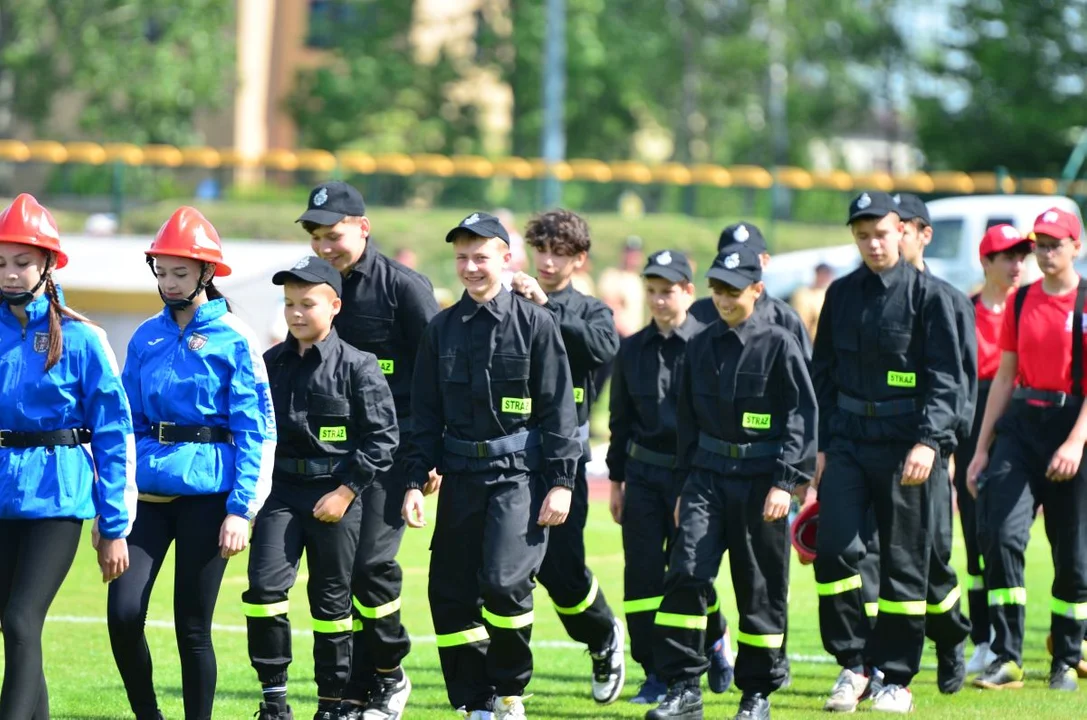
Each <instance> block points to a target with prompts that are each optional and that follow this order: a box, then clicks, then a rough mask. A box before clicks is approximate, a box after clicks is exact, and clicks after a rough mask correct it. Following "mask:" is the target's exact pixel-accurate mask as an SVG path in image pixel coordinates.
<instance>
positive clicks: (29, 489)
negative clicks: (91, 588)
mask: <svg viewBox="0 0 1087 720" xmlns="http://www.w3.org/2000/svg"><path fill="white" fill-rule="evenodd" d="M59 292H60V291H59V290H58V294H59ZM61 302H62V303H63V302H64V300H63V296H61ZM26 313H27V325H26V328H23V327H22V326H21V325H20V324H19V320H18V319H17V318H16V317H15V316H14V315H13V314H12V312H11V308H10V307H9V306H8V305H7V304H6V303H4V304H2V305H0V393H3V401H2V402H0V429H2V430H6V431H13V432H48V431H55V430H67V429H76V428H86V429H88V430H90V431H91V433H92V438H91V442H90V450H91V451H90V452H87V448H86V447H85V446H82V445H74V446H64V445H58V446H56V447H31V448H10V447H3V446H2V443H0V518H3V519H38V518H80V519H83V520H89V519H90V518H93V517H95V516H96V515H97V516H98V517H99V519H98V530H99V532H100V533H101V534H102V537H105V538H110V539H115V538H121V537H125V536H126V535H127V534H128V531H129V529H130V528H131V527H132V521H133V520H134V519H135V516H136V485H135V482H134V478H133V471H134V468H135V450H134V446H133V438H132V415H131V413H130V412H129V408H128V400H127V399H126V398H125V392H124V388H123V387H122V386H121V378H120V377H119V375H118V369H117V359H116V357H115V356H114V354H113V350H112V349H111V348H110V346H109V343H108V341H107V340H106V334H105V332H104V331H102V329H101V328H99V327H96V326H95V325H91V324H88V323H84V322H81V321H79V320H75V319H72V318H68V317H65V318H64V319H63V321H62V323H63V324H62V325H61V331H62V338H63V351H62V353H61V357H60V362H58V363H57V364H56V365H54V366H53V367H52V368H51V369H50V370H49V372H48V373H47V372H45V359H46V353H47V350H48V347H49V298H48V297H46V296H44V295H43V296H41V297H38V298H36V299H35V300H32V301H31V302H30V303H28V304H27V305H26ZM96 474H97V480H96V479H95V476H96Z"/></svg>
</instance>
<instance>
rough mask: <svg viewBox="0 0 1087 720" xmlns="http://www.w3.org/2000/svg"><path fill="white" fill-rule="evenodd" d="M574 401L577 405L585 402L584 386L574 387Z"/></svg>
mask: <svg viewBox="0 0 1087 720" xmlns="http://www.w3.org/2000/svg"><path fill="white" fill-rule="evenodd" d="M574 402H576V403H578V404H579V405H580V404H581V403H583V402H585V388H579V387H576V388H574Z"/></svg>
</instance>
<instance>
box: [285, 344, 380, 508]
mask: <svg viewBox="0 0 1087 720" xmlns="http://www.w3.org/2000/svg"><path fill="white" fill-rule="evenodd" d="M264 362H265V364H266V365H267V366H268V380H269V382H270V384H271V386H272V404H273V405H274V406H275V412H276V424H277V426H278V428H279V441H278V443H277V444H276V459H277V460H280V461H282V460H285V459H291V460H306V459H314V460H321V459H332V460H336V461H338V464H337V467H336V469H335V471H334V472H333V473H332V477H334V478H335V479H336V480H338V481H339V482H340V484H342V485H346V486H347V487H349V488H351V489H352V490H354V491H355V494H356V495H357V494H359V493H360V492H361V491H362V490H363V489H364V488H365V487H367V486H368V485H369V484H370V483H371V482H373V479H374V477H375V476H376V475H377V474H379V473H385V472H388V471H389V469H390V468H392V463H393V453H394V452H396V448H397V445H398V443H399V440H400V434H399V431H398V429H397V425H396V408H395V406H394V405H393V398H392V394H391V393H390V392H389V385H388V383H387V382H385V377H384V376H383V375H382V373H381V369H380V367H378V362H377V359H376V358H375V357H374V356H373V355H371V354H370V353H367V352H362V351H360V350H356V349H355V348H353V347H351V346H350V345H348V344H347V343H346V342H344V341H343V340H341V339H340V337H339V335H338V334H337V332H336V330H335V328H333V329H332V331H331V332H330V333H329V335H328V337H326V338H325V339H324V340H322V341H321V342H319V343H317V344H316V345H314V346H313V347H311V348H310V349H309V350H307V351H306V354H305V355H299V354H298V341H297V340H295V339H294V337H292V336H288V337H287V339H286V341H284V342H282V343H279V344H278V345H276V346H275V347H273V348H272V349H270V350H268V351H267V352H266V353H264ZM284 475H286V476H288V479H290V480H292V481H295V482H298V481H305V480H306V479H307V476H306V475H295V474H294V473H290V472H286V471H283V470H281V469H279V467H277V468H276V470H275V472H274V473H273V478H281V477H283V476H284ZM327 477H328V476H325V479H327Z"/></svg>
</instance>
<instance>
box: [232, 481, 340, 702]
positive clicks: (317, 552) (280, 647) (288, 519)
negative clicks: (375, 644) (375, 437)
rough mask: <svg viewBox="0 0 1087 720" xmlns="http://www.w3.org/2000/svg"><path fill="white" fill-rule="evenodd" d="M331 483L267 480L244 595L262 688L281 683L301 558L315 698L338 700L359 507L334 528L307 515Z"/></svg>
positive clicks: (335, 484) (252, 655)
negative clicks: (290, 595) (291, 601)
mask: <svg viewBox="0 0 1087 720" xmlns="http://www.w3.org/2000/svg"><path fill="white" fill-rule="evenodd" d="M337 487H339V482H337V481H316V480H314V481H310V482H306V483H297V484H289V483H287V482H279V481H276V482H273V484H272V492H271V495H269V497H268V500H267V502H265V503H264V507H263V508H261V511H260V513H259V514H258V515H257V519H256V522H255V523H254V525H253V538H252V540H251V541H250V543H249V589H248V590H246V591H245V593H244V594H243V595H242V602H243V604H244V608H245V614H246V625H247V626H248V630H249V659H250V661H251V662H252V664H253V667H254V669H256V671H257V677H259V678H260V682H261V684H262V685H272V684H278V683H286V682H287V667H288V666H289V665H290V663H291V623H290V620H288V618H287V610H288V599H287V593H288V591H290V589H291V588H292V587H293V586H294V583H295V580H296V579H297V577H298V565H299V561H300V560H301V558H302V551H303V550H304V551H305V553H306V567H307V570H308V572H309V581H308V582H307V583H306V594H307V595H308V596H309V605H310V615H311V617H312V627H313V665H314V679H315V680H316V682H317V694H318V696H319V697H323V698H340V697H342V696H343V692H344V688H345V687H346V686H347V681H348V678H349V676H350V673H351V627H352V622H351V569H352V565H353V564H354V561H355V552H356V549H357V548H358V543H359V522H360V519H361V515H362V509H361V505H360V503H359V502H358V500H357V499H356V500H355V502H353V503H352V504H351V506H350V508H348V510H347V512H346V513H345V514H344V516H343V519H341V520H340V521H339V522H337V523H328V522H322V521H320V520H318V519H316V518H315V517H313V506H314V505H316V504H317V501H318V500H319V499H320V498H321V497H322V496H323V495H325V494H326V493H328V492H331V491H332V490H335V489H336V488H337Z"/></svg>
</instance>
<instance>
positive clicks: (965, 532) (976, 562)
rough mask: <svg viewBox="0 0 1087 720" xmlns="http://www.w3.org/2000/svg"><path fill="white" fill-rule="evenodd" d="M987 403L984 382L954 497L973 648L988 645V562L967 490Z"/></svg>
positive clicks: (960, 455) (961, 451) (960, 456)
mask: <svg viewBox="0 0 1087 720" xmlns="http://www.w3.org/2000/svg"><path fill="white" fill-rule="evenodd" d="M988 402H989V383H988V382H986V381H984V380H982V381H981V382H980V383H979V385H978V405H977V407H978V412H976V413H975V414H974V427H973V428H971V430H970V437H969V438H964V439H963V441H962V442H961V443H959V447H958V448H957V449H956V450H955V494H956V497H957V499H958V504H959V522H960V523H961V524H962V539H963V542H964V543H965V545H966V573H967V575H968V576H969V581H968V583H967V592H966V597H967V606H968V607H969V609H970V624H971V629H970V639H971V641H973V643H974V645H979V644H981V643H987V642H989V637H990V626H989V598H988V595H987V594H986V592H985V577H984V570H985V560H984V558H983V556H982V554H981V547H980V541H979V539H978V526H979V524H980V523H979V522H978V503H977V501H976V500H975V499H974V496H973V495H971V494H970V491H969V490H968V489H967V488H966V470H967V469H968V468H969V467H970V461H971V460H973V459H974V452H975V451H976V450H977V446H978V433H979V432H980V431H981V421H982V420H983V419H984V417H985V405H986V404H987V403H988Z"/></svg>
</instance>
